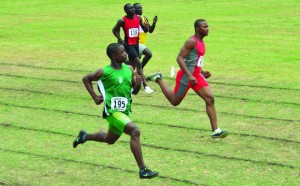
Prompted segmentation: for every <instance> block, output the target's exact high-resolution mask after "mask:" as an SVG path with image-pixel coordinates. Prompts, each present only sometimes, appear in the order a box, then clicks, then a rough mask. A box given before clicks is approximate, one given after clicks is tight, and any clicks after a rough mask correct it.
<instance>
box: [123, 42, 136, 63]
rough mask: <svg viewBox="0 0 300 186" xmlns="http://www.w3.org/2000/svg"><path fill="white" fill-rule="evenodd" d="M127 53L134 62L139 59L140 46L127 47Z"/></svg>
mask: <svg viewBox="0 0 300 186" xmlns="http://www.w3.org/2000/svg"><path fill="white" fill-rule="evenodd" d="M125 51H126V53H127V54H128V58H129V60H130V61H133V60H134V59H135V58H137V57H139V45H138V44H137V45H125Z"/></svg>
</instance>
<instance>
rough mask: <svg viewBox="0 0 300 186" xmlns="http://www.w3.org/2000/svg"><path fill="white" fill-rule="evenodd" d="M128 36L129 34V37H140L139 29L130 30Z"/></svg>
mask: <svg viewBox="0 0 300 186" xmlns="http://www.w3.org/2000/svg"><path fill="white" fill-rule="evenodd" d="M128 34H129V37H138V36H139V29H138V28H130V29H129V33H128Z"/></svg>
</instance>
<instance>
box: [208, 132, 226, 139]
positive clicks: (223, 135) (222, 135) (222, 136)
mask: <svg viewBox="0 0 300 186" xmlns="http://www.w3.org/2000/svg"><path fill="white" fill-rule="evenodd" d="M228 134H229V133H228V132H224V133H223V134H221V135H220V136H211V137H212V138H226V137H227V136H228Z"/></svg>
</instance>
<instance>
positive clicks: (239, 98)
mask: <svg viewBox="0 0 300 186" xmlns="http://www.w3.org/2000/svg"><path fill="white" fill-rule="evenodd" d="M0 89H1V90H7V91H20V92H32V93H37V94H46V95H56V96H64V95H63V94H57V93H49V92H43V91H37V90H27V89H18V88H11V87H0ZM156 92H161V91H159V90H157V91H156ZM191 96H198V95H196V94H191ZM68 97H69V96H68ZM214 97H217V98H222V99H234V100H239V101H246V102H253V103H267V104H277V105H295V106H300V104H299V103H294V102H285V101H272V100H260V99H249V98H241V97H233V96H220V95H214ZM72 98H76V99H78V98H79V97H72ZM79 99H83V98H79ZM178 109H180V108H178Z"/></svg>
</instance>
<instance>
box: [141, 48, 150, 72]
mask: <svg viewBox="0 0 300 186" xmlns="http://www.w3.org/2000/svg"><path fill="white" fill-rule="evenodd" d="M142 54H144V55H145V56H144V58H143V60H142V69H144V67H145V66H146V65H147V63H148V61H149V60H150V59H151V58H152V53H151V51H150V50H149V49H148V48H145V49H144V50H143V53H142Z"/></svg>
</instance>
